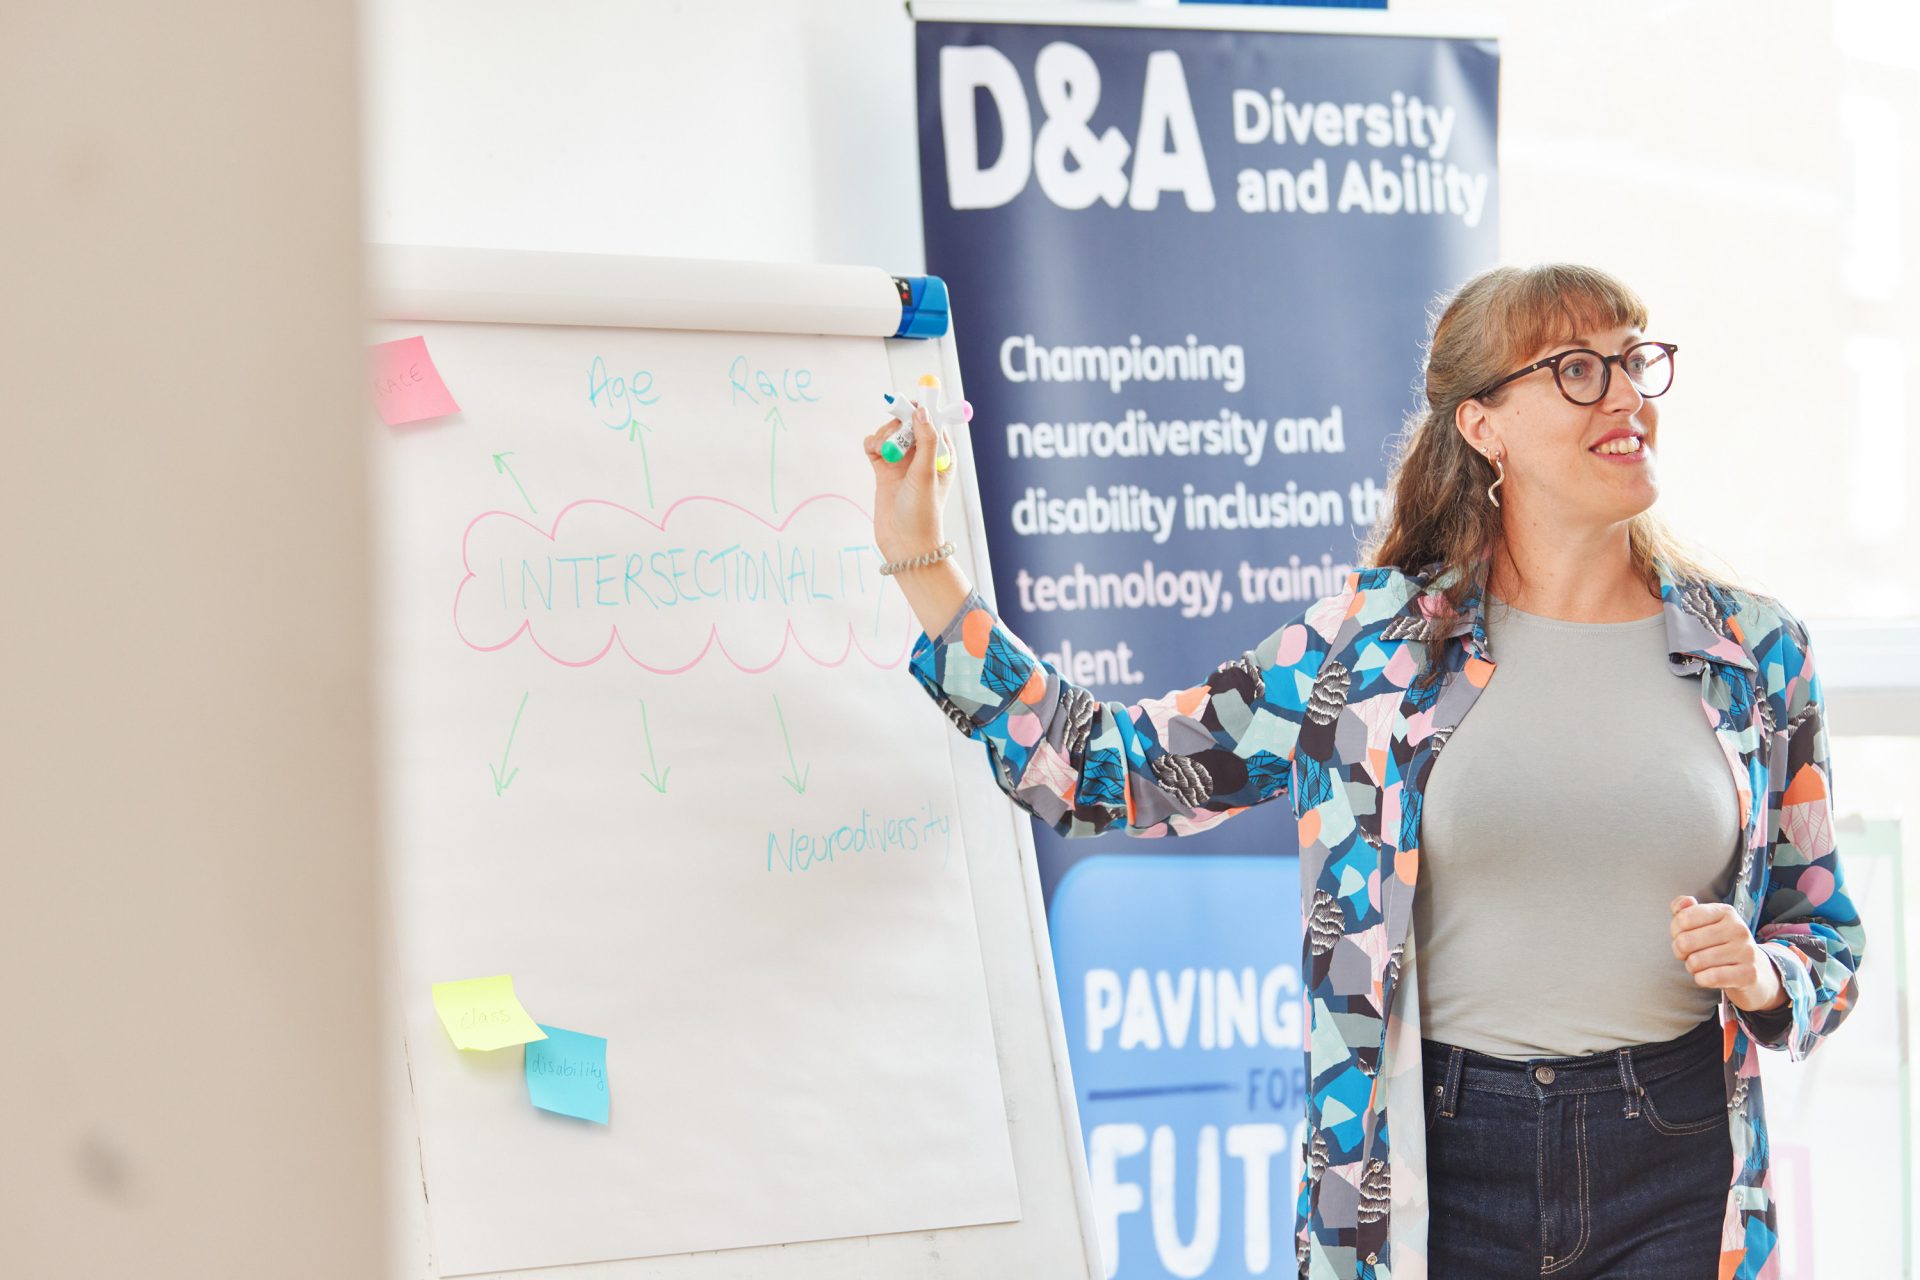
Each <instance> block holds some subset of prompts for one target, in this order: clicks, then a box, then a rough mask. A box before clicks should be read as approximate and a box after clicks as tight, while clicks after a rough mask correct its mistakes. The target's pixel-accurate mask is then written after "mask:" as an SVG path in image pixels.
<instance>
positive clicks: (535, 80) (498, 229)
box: [363, 0, 1920, 617]
mask: <svg viewBox="0 0 1920 1280" xmlns="http://www.w3.org/2000/svg"><path fill="white" fill-rule="evenodd" d="M363 3H364V5H365V15H366V23H365V25H366V33H367V49H366V53H367V57H366V67H367V97H366V101H367V124H366V133H367V139H366V141H367V151H368V158H369V168H368V187H369V190H368V204H367V227H368V234H369V236H370V238H372V239H375V240H392V241H418V242H439V243H448V244H465V245H485V246H501V247H508V246H510V247H518V248H541V249H559V250H582V251H596V252H611V253H648V254H675V255H686V256H692V257H733V258H783V259H794V260H800V261H826V262H863V263H872V264H874V265H879V266H883V267H886V268H888V269H889V270H892V271H903V272H904V271H915V270H921V269H923V246H922V242H921V237H920V226H919V197H918V179H917V169H916V165H917V163H918V158H917V145H916V140H915V121H914V110H915V108H914V85H913V65H912V24H911V20H910V19H909V17H908V15H907V13H906V11H905V8H904V6H903V5H902V4H901V3H899V2H898V0H738V2H735V3H729V4H725V5H703V4H697V3H679V2H677V0H644V2H643V3H632V2H631V0H625V2H623V0H593V2H588V3H579V4H574V5H570V6H567V7H565V8H564V9H562V8H558V7H556V6H550V5H543V6H528V5H524V4H518V3H508V2H505V0H481V2H479V3H474V2H462V0H363ZM1116 6H1118V7H1133V8H1152V7H1153V6H1137V5H1136V6H1126V5H1123V4H1119V3H1118V0H1114V2H1113V3H1107V4H1103V5H1101V6H1100V7H1103V8H1113V7H1116ZM1019 7H1021V5H1020V4H1019V3H1017V2H1016V3H1012V4H1010V5H1009V8H1014V9H1017V8H1019ZM1393 7H1394V10H1395V11H1397V12H1401V13H1405V14H1407V15H1410V16H1415V17H1418V16H1427V15H1436V14H1445V15H1449V16H1459V15H1487V16H1489V17H1492V18H1494V19H1496V20H1497V21H1498V22H1499V23H1501V24H1502V25H1503V27H1504V29H1505V33H1506V34H1505V39H1504V54H1505V56H1504V63H1503V72H1502V83H1501V95H1502V101H1501V135H1502V145H1501V187H1502V199H1503V207H1502V211H1501V232H1502V253H1503V256H1504V257H1505V258H1506V259H1507V260H1510V261H1530V260H1539V259H1546V258H1560V259H1574V260H1584V261H1591V262H1595V263H1597V264H1599V265H1602V266H1606V267H1608V268H1611V269H1613V270H1615V271H1617V272H1619V273H1620V274H1622V275H1623V276H1625V277H1626V278H1627V279H1628V280H1629V281H1630V282H1632V283H1633V284H1634V285H1635V286H1636V287H1637V288H1639V289H1640V290H1641V291H1642V292H1643V293H1644V294H1645V295H1646V296H1647V298H1648V300H1649V302H1650V304H1651V306H1652V309H1653V315H1654V327H1655V330H1656V332H1658V333H1659V334H1661V335H1662V336H1665V337H1667V338H1668V339H1669V340H1671V341H1675V342H1678V343H1680V344H1681V346H1682V348H1683V352H1682V355H1681V357H1680V361H1679V367H1680V370H1681V373H1680V378H1679V382H1678V384H1677V385H1676V388H1675V390H1674V391H1673V392H1672V393H1671V399H1670V400H1669V401H1668V403H1667V405H1666V406H1665V407H1666V410H1667V413H1666V423H1665V426H1666V429H1665V430H1664V431H1663V433H1662V434H1663V436H1664V443H1665V444H1666V450H1665V454H1664V457H1663V474H1664V477H1665V481H1666V487H1665V493H1664V495H1663V497H1662V505H1663V509H1664V510H1665V511H1666V512H1667V514H1668V515H1669V516H1670V518H1672V519H1673V520H1674V521H1675V523H1676V524H1678V525H1679V526H1680V527H1681V528H1682V529H1683V530H1685V531H1687V532H1690V533H1691V534H1693V535H1694V536H1695V537H1696V539H1697V540H1699V541H1700V542H1701V543H1703V544H1705V546H1706V547H1707V548H1708V549H1709V550H1711V551H1716V552H1718V553H1719V554H1720V555H1721V556H1722V557H1723V558H1725V559H1726V560H1727V561H1728V562H1729V563H1730V564H1731V565H1733V566H1734V567H1735V568H1736V569H1738V570H1741V571H1743V572H1744V573H1745V574H1746V575H1747V576H1748V577H1750V578H1752V579H1755V580H1757V582H1758V584H1759V585H1761V586H1763V587H1765V588H1768V589H1771V590H1773V591H1775V592H1777V593H1779V594H1780V595H1782V596H1783V597H1784V598H1785V599H1787V600H1788V602H1789V604H1790V605H1791V607H1793V608H1794V609H1795V611H1796V612H1799V613H1801V614H1802V615H1803V616H1816V617H1833V616H1840V615H1848V614H1859V615H1865V616H1875V617H1896V616H1907V615H1912V614H1915V613H1920V571H1917V570H1916V568H1915V567H1914V561H1913V559H1912V557H1909V556H1906V555H1904V554H1903V549H1904V547H1905V546H1906V543H1907V541H1908V540H1909V539H1910V538H1911V537H1912V536H1913V534H1914V532H1915V522H1916V519H1917V518H1920V513H1916V511H1915V510H1914V502H1913V494H1914V492H1915V487H1916V479H1917V478H1920V449H1915V448H1912V447H1910V446H1909V444H1908V440H1909V439H1910V438H1911V437H1913V436H1914V435H1915V434H1916V428H1917V427H1920V396H1916V395H1915V394H1914V391H1913V383H1912V378H1913V365H1914V353H1915V351H1916V350H1920V312H1916V311H1915V310H1914V309H1912V308H1907V307H1904V306H1902V305H1900V303H1901V299H1902V298H1904V296H1905V295H1906V291H1907V289H1908V287H1910V284H1911V281H1912V279H1913V273H1914V264H1913V262H1912V259H1913V257H1914V249H1913V247H1912V246H1911V245H1909V244H1907V243H1906V241H1907V239H1908V238H1909V234H1908V232H1907V225H1908V224H1909V223H1910V222H1911V219H1910V217H1908V216H1907V211H1908V210H1911V209H1912V208H1914V207H1915V199H1914V197H1915V182H1916V173H1915V167H1914V165H1913V154H1914V139H1915V138H1916V136H1920V93H1917V92H1916V78H1915V74H1914V70H1913V67H1912V64H1911V59H1913V58H1914V57H1915V56H1916V55H1915V54H1914V52H1913V50H1914V49H1915V48H1916V47H1920V41H1916V40H1915V39H1914V38H1912V35H1911V33H1912V27H1913V24H1914V18H1913V16H1912V15H1913V10H1912V8H1911V6H1906V5H1903V4H1901V3H1899V0H1692V2H1687V0H1613V2H1611V3H1606V4H1599V3H1579V4H1555V5H1541V4H1538V3H1535V2H1534V0H1472V2H1470V3H1460V2H1459V0H1396V2H1395V4H1394V6H1393ZM1903 30H1904V31H1906V32H1907V33H1908V36H1907V38H1905V39H1902V38H1901V37H1900V34H1899V33H1900V32H1901V31H1903ZM1888 51H1893V52H1892V53H1891V54H1889V52H1888ZM1888 56H1892V57H1895V58H1899V57H1904V58H1906V59H1908V60H1909V61H1908V62H1907V64H1906V65H1900V64H1899V63H1897V62H1896V63H1889V62H1886V61H1884V60H1883V59H1884V58H1886V57H1888ZM1782 343H1787V344H1789V347H1788V349H1787V350H1786V351H1782V350H1779V349H1777V348H1778V347H1779V344H1782ZM1756 498H1757V499H1758V501H1756ZM1767 507H1771V508H1773V509H1774V511H1775V512H1776V514H1775V515H1773V516H1771V517H1769V518H1756V514H1755V513H1756V511H1757V510H1761V509H1765V508H1767Z"/></svg>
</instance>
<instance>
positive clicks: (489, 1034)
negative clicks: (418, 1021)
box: [433, 973, 547, 1049]
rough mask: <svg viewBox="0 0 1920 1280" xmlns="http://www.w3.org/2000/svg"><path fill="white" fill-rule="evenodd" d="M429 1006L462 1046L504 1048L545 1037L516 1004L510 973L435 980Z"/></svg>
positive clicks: (454, 1040)
mask: <svg viewBox="0 0 1920 1280" xmlns="http://www.w3.org/2000/svg"><path fill="white" fill-rule="evenodd" d="M433 1008H434V1011H435V1012H436V1013H438V1014H439V1015H440V1025H441V1026H443V1027H445V1028H446V1029H447V1034H448V1035H450V1036H452V1037H453V1042H454V1044H456V1045H458V1046H459V1047H460V1048H462V1049H504V1048H506V1047H507V1046H508V1045H510V1044H525V1043H527V1041H529V1040H545V1039H546V1038H547V1033H546V1032H544V1031H542V1030H541V1029H540V1026H539V1024H538V1023H536V1022H534V1020H533V1019H532V1018H529V1017H528V1016H527V1011H526V1010H525V1009H522V1008H521V1007H520V999H519V997H518V996H516V995H514V994H513V977H512V975H511V974H505V973H502V974H497V975H495V976H494V977H491V978H466V979H463V980H462V981H459V982H436V983H434V984H433Z"/></svg>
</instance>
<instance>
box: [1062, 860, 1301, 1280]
mask: <svg viewBox="0 0 1920 1280" xmlns="http://www.w3.org/2000/svg"><path fill="white" fill-rule="evenodd" d="M1298 876H1299V872H1298V868H1297V865H1296V863H1295V860H1294V859H1292V858H1230V857H1205V856H1200V857H1191V858H1189V857H1178V856H1134V857H1118V856H1113V855H1102V856H1095V857H1092V858H1087V859H1085V860H1083V861H1081V862H1079V863H1077V864H1076V865H1075V866H1074V868H1073V871H1072V872H1071V873H1070V874H1069V875H1067V876H1066V877H1065V878H1064V879H1062V880H1061V882H1060V885H1059V888H1058V890H1057V891H1056V892H1055V894H1054V899H1053V909H1052V913H1051V914H1052V926H1053V946H1054V954H1055V958H1056V963H1057V964H1058V966H1059V969H1060V973H1061V975H1062V978H1061V992H1060V1008H1061V1014H1062V1018H1063V1020H1064V1022H1065V1025H1066V1031H1067V1040H1068V1045H1069V1048H1070V1050H1071V1052H1072V1055H1073V1081H1074V1088H1075V1091H1076V1092H1077V1093H1078V1095H1079V1104H1080V1125H1081V1129H1082V1132H1083V1133H1084V1135H1085V1137H1086V1143H1087V1172H1088V1177H1089V1179H1090V1181H1091V1184H1092V1187H1093V1201H1094V1215H1095V1226H1096V1228H1097V1230H1098V1233H1099V1236H1100V1242H1101V1251H1102V1254H1103V1256H1105V1258H1106V1259H1107V1260H1108V1262H1109V1264H1110V1265H1111V1264H1114V1263H1118V1265H1119V1271H1118V1274H1120V1275H1122V1276H1158V1275H1174V1276H1201V1275H1204V1276H1209V1277H1239V1276H1249V1277H1251V1276H1274V1275H1291V1274H1292V1273H1293V1238H1292V1237H1293V1199H1292V1193H1293V1186H1294V1182H1295V1179H1296V1178H1297V1177H1298V1176H1299V1166H1298V1161H1299V1148H1300V1136H1301V1129H1302V1125H1303V1124H1304V1120H1303V1116H1304V1113H1305V1112H1304V1103H1303V1101H1302V1099H1303V1097H1304V1094H1305V1090H1306V1058H1305V1056H1304V1054H1303V1053H1302V1048H1303V1045H1302V1043H1301V1035H1302V1028H1303V1027H1304V1026H1305V1025H1306V1011H1305V1007H1304V1006H1303V1004H1302V1002H1301V1000H1302V998H1301V984H1300V925H1299V911H1298V910H1297V908H1296V906H1295V904H1296V903H1297V902H1298V901H1299V893H1300V891H1299V886H1298ZM1069 973H1071V974H1073V975H1074V978H1073V980H1072V981H1068V980H1067V978H1066V976H1065V975H1067V974H1069Z"/></svg>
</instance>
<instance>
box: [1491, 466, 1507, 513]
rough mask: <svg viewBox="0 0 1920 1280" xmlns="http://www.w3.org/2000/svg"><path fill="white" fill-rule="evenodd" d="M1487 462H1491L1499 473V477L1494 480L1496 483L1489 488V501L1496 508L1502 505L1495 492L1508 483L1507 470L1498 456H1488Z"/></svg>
mask: <svg viewBox="0 0 1920 1280" xmlns="http://www.w3.org/2000/svg"><path fill="white" fill-rule="evenodd" d="M1487 461H1489V462H1491V463H1492V464H1493V466H1494V469H1495V470H1496V471H1498V472H1499V475H1498V477H1497V478H1496V479H1495V480H1494V482H1493V483H1492V484H1490V485H1488V486H1487V501H1488V502H1491V503H1492V504H1493V505H1494V506H1496V507H1497V506H1499V505H1500V499H1499V497H1498V496H1497V495H1496V494H1495V493H1494V490H1495V489H1498V488H1499V487H1500V486H1501V485H1503V484H1505V483H1506V481H1507V469H1506V468H1505V467H1504V466H1502V465H1501V464H1500V458H1499V456H1498V455H1496V454H1491V453H1490V454H1488V455H1487Z"/></svg>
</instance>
